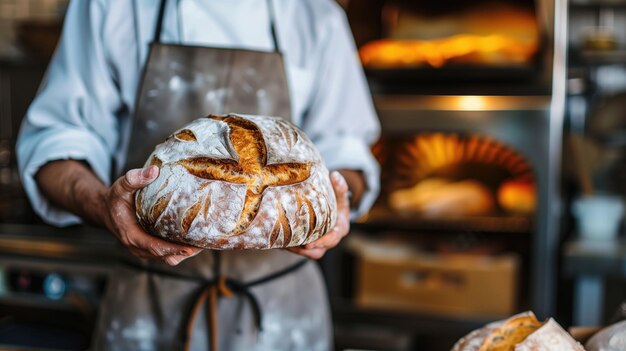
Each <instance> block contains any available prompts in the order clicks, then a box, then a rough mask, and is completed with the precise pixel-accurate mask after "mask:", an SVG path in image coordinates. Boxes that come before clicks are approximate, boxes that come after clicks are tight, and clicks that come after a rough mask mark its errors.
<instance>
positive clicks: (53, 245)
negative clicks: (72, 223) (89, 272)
mask: <svg viewBox="0 0 626 351" xmlns="http://www.w3.org/2000/svg"><path fill="white" fill-rule="evenodd" d="M124 254H125V251H124V250H123V249H122V247H121V246H120V244H119V243H118V242H117V240H116V239H115V238H114V237H113V236H112V235H111V234H109V233H107V232H106V231H105V230H102V229H98V228H93V227H87V226H77V227H70V228H55V227H51V226H47V225H23V224H0V256H2V257H23V258H28V257H32V258H37V259H58V260H62V261H74V262H76V261H80V262H92V263H102V264H104V263H105V262H107V261H109V262H110V261H113V260H117V259H119V258H120V257H121V256H122V255H124Z"/></svg>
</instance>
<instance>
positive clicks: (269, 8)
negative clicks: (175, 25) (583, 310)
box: [152, 0, 280, 52]
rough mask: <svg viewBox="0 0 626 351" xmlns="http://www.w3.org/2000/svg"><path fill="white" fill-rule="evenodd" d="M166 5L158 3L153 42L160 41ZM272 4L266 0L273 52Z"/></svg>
mask: <svg viewBox="0 0 626 351" xmlns="http://www.w3.org/2000/svg"><path fill="white" fill-rule="evenodd" d="M166 5H167V0H161V2H160V4H159V12H158V15H157V21H156V27H155V29H154V37H153V38H152V42H153V43H160V42H161V32H162V31H163V20H164V18H165V6H166ZM273 5H274V4H273V3H272V0H267V13H268V16H269V18H270V34H271V35H272V44H273V46H274V52H280V47H279V46H278V34H277V33H278V32H277V31H276V16H275V14H274V6H273Z"/></svg>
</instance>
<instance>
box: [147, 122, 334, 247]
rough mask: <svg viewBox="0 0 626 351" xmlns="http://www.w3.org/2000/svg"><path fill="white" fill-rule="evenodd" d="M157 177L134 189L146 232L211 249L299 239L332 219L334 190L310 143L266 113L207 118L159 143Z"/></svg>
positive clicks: (154, 160) (152, 161)
mask: <svg viewBox="0 0 626 351" xmlns="http://www.w3.org/2000/svg"><path fill="white" fill-rule="evenodd" d="M146 164H147V165H156V166H158V167H159V168H160V174H159V177H158V178H157V179H156V180H155V181H154V182H153V183H152V184H150V185H148V186H147V187H146V188H144V189H141V190H140V191H138V192H137V194H136V197H135V204H136V210H137V218H138V219H139V222H140V223H141V225H142V226H143V227H144V228H145V229H146V230H147V231H149V232H151V233H152V234H155V235H158V236H161V237H163V238H166V239H169V240H173V241H177V242H182V243H186V244H190V245H194V246H199V247H204V248H211V249H252V248H253V249H268V248H276V247H289V246H297V245H303V244H305V243H308V242H311V241H313V240H315V239H317V238H319V237H320V236H322V235H323V234H325V233H326V232H328V231H329V230H330V229H331V228H332V226H333V225H334V223H335V217H336V213H335V212H336V202H335V197H334V192H333V190H332V186H331V184H330V180H329V177H328V170H327V169H326V168H325V167H324V165H323V162H322V159H321V156H320V155H319V153H318V152H317V150H316V148H315V147H314V145H313V143H312V142H311V141H310V140H309V139H308V138H307V137H306V135H304V133H302V132H301V131H300V130H299V129H297V128H296V127H295V126H293V125H292V124H290V123H288V122H285V121H283V120H280V119H278V118H272V117H260V116H239V115H228V116H209V117H207V118H202V119H199V120H196V121H194V122H192V123H191V124H189V125H188V126H186V127H184V128H182V129H181V130H178V131H176V132H175V133H173V135H172V136H170V137H169V138H168V139H167V140H166V141H165V142H164V143H162V144H160V145H158V146H157V147H156V149H155V151H154V152H153V154H152V155H151V157H150V158H149V159H148V162H147V163H146Z"/></svg>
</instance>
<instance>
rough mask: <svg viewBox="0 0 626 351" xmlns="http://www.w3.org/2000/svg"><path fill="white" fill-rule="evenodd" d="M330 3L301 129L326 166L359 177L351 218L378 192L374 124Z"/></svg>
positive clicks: (348, 38)
mask: <svg viewBox="0 0 626 351" xmlns="http://www.w3.org/2000/svg"><path fill="white" fill-rule="evenodd" d="M333 6H335V7H337V8H335V11H332V12H330V13H329V14H328V16H326V19H325V21H324V28H322V30H321V31H320V37H319V41H318V50H316V52H317V53H316V54H317V55H320V56H319V61H318V69H317V70H316V82H315V84H314V87H315V88H314V89H315V91H314V96H313V99H312V102H311V105H310V108H309V111H308V113H307V115H306V117H305V119H304V120H303V129H304V130H305V131H306V132H307V133H308V135H309V136H310V137H311V139H312V140H313V142H314V143H315V144H316V145H317V147H318V149H319V150H320V152H321V154H322V157H323V158H324V161H325V162H326V165H327V167H328V168H329V169H341V168H345V169H352V170H359V171H361V172H362V173H363V175H364V176H365V180H366V185H367V190H366V192H365V194H364V196H363V198H362V200H361V203H360V205H359V208H358V209H357V210H356V211H353V213H352V217H353V218H355V217H357V216H360V215H362V214H364V213H365V212H366V211H368V210H369V208H370V207H371V205H372V204H373V203H374V200H375V199H376V196H377V195H378V191H379V187H380V184H379V182H380V176H379V174H380V170H379V166H378V163H377V162H376V160H375V159H374V157H373V155H372V154H371V151H370V146H371V144H372V143H374V142H375V141H376V140H377V138H378V136H379V133H380V124H379V122H378V118H377V116H376V113H375V110H374V106H373V104H372V100H371V96H370V93H369V90H368V86H367V83H366V80H365V76H364V74H363V70H362V68H361V65H360V63H359V61H358V59H357V54H356V48H355V45H354V40H353V38H352V35H351V33H350V31H349V27H348V24H347V20H346V18H345V14H344V13H343V11H341V10H340V9H339V8H338V6H336V5H335V4H333Z"/></svg>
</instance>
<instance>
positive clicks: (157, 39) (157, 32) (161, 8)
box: [152, 0, 167, 43]
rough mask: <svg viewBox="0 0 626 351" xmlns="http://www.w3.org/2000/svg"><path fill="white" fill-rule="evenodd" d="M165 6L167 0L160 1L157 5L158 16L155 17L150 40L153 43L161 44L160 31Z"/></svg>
mask: <svg viewBox="0 0 626 351" xmlns="http://www.w3.org/2000/svg"><path fill="white" fill-rule="evenodd" d="M166 5H167V0H161V3H160V4H159V14H158V15H157V21H156V28H155V29H154V38H153V39H152V42H153V43H160V42H161V30H162V29H163V17H165V6H166Z"/></svg>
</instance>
